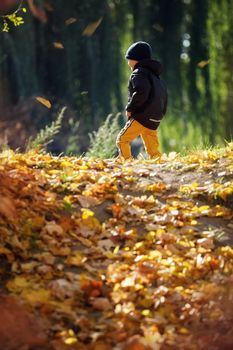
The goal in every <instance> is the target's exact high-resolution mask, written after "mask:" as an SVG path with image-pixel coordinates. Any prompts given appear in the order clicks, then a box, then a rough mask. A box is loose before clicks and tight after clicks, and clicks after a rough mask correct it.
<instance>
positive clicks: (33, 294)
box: [21, 289, 50, 303]
mask: <svg viewBox="0 0 233 350" xmlns="http://www.w3.org/2000/svg"><path fill="white" fill-rule="evenodd" d="M21 296H22V297H23V298H24V299H26V300H27V301H29V302H31V303H46V302H47V301H48V300H49V298H50V291H49V290H46V289H38V290H31V289H26V290H24V291H23V292H22V293H21Z"/></svg>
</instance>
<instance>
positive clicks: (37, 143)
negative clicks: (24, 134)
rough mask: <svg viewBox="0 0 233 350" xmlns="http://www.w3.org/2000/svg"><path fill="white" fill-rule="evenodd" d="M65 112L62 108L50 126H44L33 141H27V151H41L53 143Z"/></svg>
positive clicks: (64, 108)
mask: <svg viewBox="0 0 233 350" xmlns="http://www.w3.org/2000/svg"><path fill="white" fill-rule="evenodd" d="M65 110H66V107H63V108H62V109H61V111H60V113H58V116H57V119H56V120H55V121H53V122H52V123H51V125H46V127H45V128H44V129H42V130H40V131H39V133H38V134H37V136H36V137H35V139H34V140H31V139H29V141H28V143H27V145H26V150H27V151H28V150H32V149H39V150H41V151H43V150H45V149H46V147H47V146H48V145H49V144H50V143H52V142H53V140H54V136H56V135H57V134H58V133H59V132H60V129H61V125H62V120H63V117H64V113H65Z"/></svg>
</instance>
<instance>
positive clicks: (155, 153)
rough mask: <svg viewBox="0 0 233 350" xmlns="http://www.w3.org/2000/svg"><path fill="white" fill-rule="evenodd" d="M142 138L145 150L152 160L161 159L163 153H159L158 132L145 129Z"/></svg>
mask: <svg viewBox="0 0 233 350" xmlns="http://www.w3.org/2000/svg"><path fill="white" fill-rule="evenodd" d="M141 137H142V139H143V143H144V146H145V150H146V152H147V153H148V154H149V156H150V159H153V158H156V157H160V156H161V153H160V152H159V140H158V134H157V130H151V129H148V128H143V132H142V133H141Z"/></svg>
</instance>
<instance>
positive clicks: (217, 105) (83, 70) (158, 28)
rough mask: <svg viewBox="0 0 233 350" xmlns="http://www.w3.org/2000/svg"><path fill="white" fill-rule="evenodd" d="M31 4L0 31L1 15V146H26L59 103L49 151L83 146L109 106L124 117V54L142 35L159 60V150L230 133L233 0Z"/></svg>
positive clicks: (42, 0)
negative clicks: (163, 91)
mask: <svg viewBox="0 0 233 350" xmlns="http://www.w3.org/2000/svg"><path fill="white" fill-rule="evenodd" d="M34 2H35V4H36V6H37V14H36V13H32V12H33V11H32V12H31V11H27V12H26V13H22V16H23V19H24V22H25V23H24V24H23V25H21V26H19V27H17V28H16V27H13V26H10V30H9V32H4V31H2V29H3V28H4V20H3V18H2V19H1V21H2V23H1V24H0V25H1V26H2V29H1V30H0V143H1V144H2V145H4V144H9V145H10V146H11V147H13V148H17V147H24V145H25V143H26V141H27V140H28V138H29V137H30V136H33V135H36V133H37V132H38V131H39V130H40V129H41V128H44V127H45V126H46V125H48V124H49V123H51V122H52V121H54V120H55V119H56V117H57V113H58V111H59V110H60V109H61V108H62V107H63V106H67V109H66V112H65V117H64V120H63V123H62V128H61V130H60V133H59V135H58V136H57V137H56V139H55V142H54V143H53V144H52V145H51V146H50V149H51V151H53V152H55V153H60V152H66V153H69V152H72V153H75V154H82V153H83V152H86V151H87V149H88V147H89V143H90V137H89V133H91V132H93V131H95V130H97V129H98V128H99V126H100V125H101V123H103V122H104V121H105V120H106V117H107V115H109V114H110V113H112V114H113V115H116V114H117V113H118V112H121V113H122V115H121V118H120V123H121V125H123V123H124V117H123V116H124V106H125V103H126V101H127V80H128V78H129V75H130V70H129V67H128V66H127V61H126V60H125V58H124V55H125V51H126V49H127V48H128V46H129V45H130V44H131V43H132V42H134V41H138V40H145V41H148V42H149V43H150V44H151V46H152V47H153V52H154V58H156V59H159V60H161V62H162V63H163V65H164V72H163V75H162V78H163V79H164V80H165V82H166V84H167V87H168V92H169V108H168V113H167V115H166V117H165V118H164V120H163V122H162V123H161V127H160V130H159V134H160V141H161V145H162V149H163V151H166V152H168V151H171V150H172V151H182V150H184V149H187V148H192V147H197V146H200V145H216V144H223V143H224V141H225V140H227V141H230V140H231V139H232V134H233V117H232V111H233V74H232V68H233V26H232V23H233V0H219V1H213V0H212V1H211V0H144V1H139V0H134V1H132V0H131V1H130V0H87V1H81V0H69V1H64V0H56V1H53V0H38V1H34ZM0 3H1V1H0ZM23 5H25V7H27V3H26V2H25V1H24V4H23ZM35 14H36V15H35ZM38 14H39V15H38ZM38 97H39V98H44V99H45V100H47V101H50V103H51V106H49V107H50V108H46V107H45V106H44V105H43V104H41V103H39V101H38Z"/></svg>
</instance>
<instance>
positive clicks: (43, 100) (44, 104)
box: [36, 96, 52, 108]
mask: <svg viewBox="0 0 233 350" xmlns="http://www.w3.org/2000/svg"><path fill="white" fill-rule="evenodd" d="M36 100H37V101H38V102H40V103H41V104H42V105H43V106H45V107H47V108H51V107H52V104H51V102H50V101H49V100H47V99H46V98H43V97H39V96H38V97H36Z"/></svg>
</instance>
